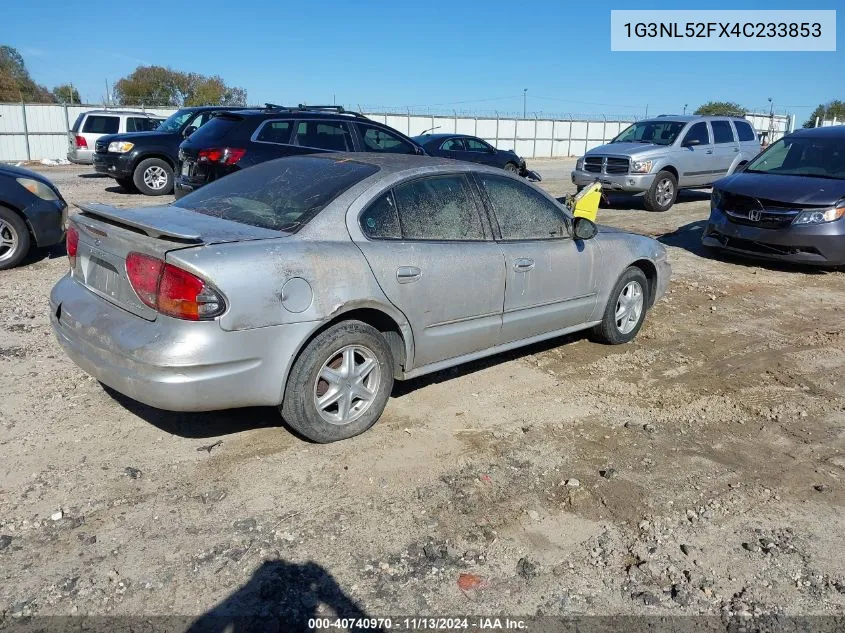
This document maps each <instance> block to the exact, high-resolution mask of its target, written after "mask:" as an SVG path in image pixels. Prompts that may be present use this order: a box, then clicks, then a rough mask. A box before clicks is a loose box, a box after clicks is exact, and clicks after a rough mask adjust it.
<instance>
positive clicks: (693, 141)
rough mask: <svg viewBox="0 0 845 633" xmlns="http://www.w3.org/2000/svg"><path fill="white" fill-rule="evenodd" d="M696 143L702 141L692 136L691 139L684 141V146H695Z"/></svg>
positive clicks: (699, 143) (698, 143)
mask: <svg viewBox="0 0 845 633" xmlns="http://www.w3.org/2000/svg"><path fill="white" fill-rule="evenodd" d="M695 145H701V141H700V140H698V139H697V138H691V139H689V140H685V141H684V145H683V146H684V147H693V146H695Z"/></svg>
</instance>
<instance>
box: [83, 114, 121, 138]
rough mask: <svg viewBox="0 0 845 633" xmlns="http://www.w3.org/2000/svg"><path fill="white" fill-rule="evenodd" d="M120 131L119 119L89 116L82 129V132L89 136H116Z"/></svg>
mask: <svg viewBox="0 0 845 633" xmlns="http://www.w3.org/2000/svg"><path fill="white" fill-rule="evenodd" d="M119 129H120V118H119V117H116V116H100V115H96V114H92V115H89V116H88V118H87V119H85V124H84V125H83V127H82V131H83V132H88V133H91V134H117V133H118V131H119Z"/></svg>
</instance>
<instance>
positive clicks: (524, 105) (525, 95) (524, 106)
mask: <svg viewBox="0 0 845 633" xmlns="http://www.w3.org/2000/svg"><path fill="white" fill-rule="evenodd" d="M527 113H528V88H523V89H522V118H523V119H524V118H525V116H526V114H527Z"/></svg>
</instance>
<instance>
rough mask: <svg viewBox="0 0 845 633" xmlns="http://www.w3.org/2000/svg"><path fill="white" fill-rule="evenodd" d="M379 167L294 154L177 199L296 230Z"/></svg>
mask: <svg viewBox="0 0 845 633" xmlns="http://www.w3.org/2000/svg"><path fill="white" fill-rule="evenodd" d="M215 121H217V119H215V120H214V121H212V122H210V123H208V124H207V125H205V126H203V127H202V128H200V131H202V130H204V129H205V128H207V127H209V126H210V125H213V124H214V123H215ZM378 170H379V168H378V167H376V166H374V165H368V164H366V163H359V162H357V161H352V160H349V159H337V158H322V157H316V156H291V157H288V158H280V159H277V160H272V161H269V162H266V163H260V164H258V165H255V166H254V167H250V168H249V169H244V170H243V171H239V172H236V173H234V174H231V175H229V176H226V177H225V178H221V179H220V180H215V181H213V182H211V183H209V184H207V185H206V186H204V187H202V188H201V189H198V190H196V191H195V192H193V193H191V194H188V195H187V196H185V197H184V198H181V199H180V200H179V201H178V202H176V203H175V204H176V206H179V207H182V208H183V209H189V210H191V211H196V212H197V213H202V214H205V215H211V216H214V217H216V218H223V219H224V220H232V221H234V222H240V223H241V224H249V225H250V226H258V227H261V228H265V229H273V230H277V231H296V230H297V229H298V228H300V227H301V226H302V225H303V224H305V223H306V222H308V220H310V219H311V218H313V217H314V216H315V215H317V213H319V212H320V211H321V210H322V209H323V208H324V207H325V206H326V205H327V204H329V203H330V202H331V201H332V200H334V199H335V198H337V197H338V196H339V195H340V194H342V193H343V192H344V191H346V190H347V189H349V187H351V186H352V185H354V184H356V183H358V182H361V181H362V180H364V179H365V178H367V177H368V176H372V175H373V174H374V173H376V172H377V171H378Z"/></svg>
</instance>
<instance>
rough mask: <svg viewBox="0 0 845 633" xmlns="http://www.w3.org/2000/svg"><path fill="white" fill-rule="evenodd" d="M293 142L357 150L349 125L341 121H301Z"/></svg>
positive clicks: (302, 144) (297, 125)
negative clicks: (353, 143)
mask: <svg viewBox="0 0 845 633" xmlns="http://www.w3.org/2000/svg"><path fill="white" fill-rule="evenodd" d="M292 143H293V144H294V145H300V146H302V147H314V148H316V149H325V150H329V151H335V152H352V151H355V150H354V147H353V145H352V136H351V134H350V132H349V126H348V125H347V124H346V123H343V122H341V121H299V122H298V123H297V124H296V131H295V133H294V135H293V141H292Z"/></svg>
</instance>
